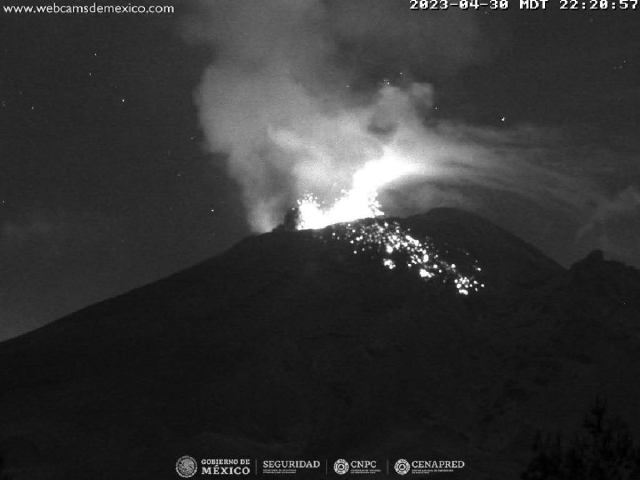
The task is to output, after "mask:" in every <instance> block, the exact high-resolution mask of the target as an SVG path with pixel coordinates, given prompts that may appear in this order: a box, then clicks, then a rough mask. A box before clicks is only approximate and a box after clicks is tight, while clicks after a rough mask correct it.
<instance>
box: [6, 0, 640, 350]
mask: <svg viewBox="0 0 640 480" xmlns="http://www.w3.org/2000/svg"><path fill="white" fill-rule="evenodd" d="M236 1H237V2H240V3H246V4H248V5H251V4H252V2H250V1H249V0H246V1H245V0H236ZM390 1H391V0H390ZM112 3H114V4H116V3H117V2H112ZM155 3H156V4H157V3H163V2H155ZM210 3H211V4H215V3H217V2H215V1H214V0H212V1H211V2H210ZM262 3H263V4H267V5H269V3H271V2H270V1H269V0H266V1H263V2H262ZM275 3H276V2H275V0H274V4H275ZM278 3H280V2H278ZM380 3H385V2H380V1H378V2H369V3H368V4H367V5H369V7H368V8H369V9H370V10H371V11H370V12H369V13H366V12H364V13H363V15H370V14H371V15H372V14H373V13H372V12H375V9H376V8H377V7H378V4H380ZM386 3H387V4H388V3H389V2H386ZM391 3H395V8H397V9H399V10H400V11H401V15H400V14H399V15H400V16H399V18H404V17H402V16H403V15H407V14H408V15H412V16H416V15H417V16H418V17H420V16H422V17H426V16H429V17H435V16H437V15H440V14H442V13H441V12H421V11H416V12H409V11H408V9H409V5H408V4H409V2H406V1H404V0H397V1H395V2H391ZM19 4H24V2H17V1H16V2H10V1H7V0H2V5H3V6H5V5H19ZM138 4H140V5H143V4H146V3H138ZM165 4H167V5H168V4H172V3H171V2H166V3H165ZM356 4H357V5H358V6H360V7H362V5H363V3H362V2H354V5H356ZM512 4H513V5H512V6H511V7H510V8H509V10H508V11H496V12H493V11H488V9H484V11H479V12H472V11H466V12H458V15H459V16H462V17H465V16H466V17H468V18H467V19H466V20H468V21H469V22H471V23H472V25H473V26H474V28H475V29H477V32H479V33H478V37H475V38H479V39H480V40H481V41H480V42H479V43H478V45H477V47H478V48H475V49H474V50H473V51H472V53H471V56H470V57H464V58H463V59H460V57H456V51H455V50H448V47H447V45H448V40H447V38H446V36H447V35H455V31H453V33H452V32H451V31H445V32H443V37H444V38H442V39H441V41H442V45H443V46H442V47H441V48H440V47H438V48H437V49H435V50H433V48H431V47H429V48H431V49H430V50H429V49H427V48H425V52H427V50H428V52H430V53H429V55H425V57H429V58H428V59H427V60H425V61H422V60H421V58H419V57H420V50H419V49H420V45H419V43H413V44H412V48H413V50H414V51H412V52H410V53H411V55H413V57H411V56H408V55H404V56H400V57H394V56H390V55H391V53H392V52H391V51H385V50H384V48H385V47H384V46H382V45H378V46H377V47H376V45H375V41H374V42H373V43H372V42H371V41H370V39H369V40H368V43H366V44H363V43H358V41H357V40H353V39H351V40H352V41H349V39H347V40H345V39H344V38H342V39H340V40H341V41H336V45H337V48H338V51H339V54H340V55H339V56H340V61H341V62H342V64H343V66H344V64H347V63H350V59H354V60H353V62H352V63H353V65H356V67H357V69H358V72H357V74H354V75H352V77H351V78H354V79H355V80H354V83H353V84H352V85H350V88H353V89H355V90H358V91H359V92H360V93H361V95H363V96H365V95H366V94H367V93H368V92H371V91H373V90H374V89H375V88H378V86H379V85H380V82H382V81H383V80H384V79H387V80H388V81H390V82H391V83H394V82H399V81H400V80H399V78H400V77H399V75H400V72H402V73H403V74H404V75H409V74H411V76H412V78H413V79H414V80H416V81H420V82H429V83H430V84H431V85H433V88H434V91H435V94H434V103H433V106H432V108H433V111H432V112H431V113H430V115H431V116H432V119H435V120H434V121H438V122H450V123H452V124H457V123H460V122H464V124H465V125H466V126H467V127H466V128H467V129H472V128H478V129H482V131H498V132H500V131H505V132H506V131H508V130H509V129H515V128H519V127H520V128H524V127H530V128H535V129H545V131H552V132H553V135H552V138H553V141H552V142H549V141H548V139H547V138H546V137H545V140H544V141H543V142H542V143H544V151H545V152H548V151H554V150H555V151H557V152H559V153H558V158H559V159H558V158H555V159H553V160H552V163H553V164H554V169H555V171H561V172H562V173H563V174H565V175H569V176H571V175H577V174H578V173H579V174H580V178H581V179H585V181H588V182H592V183H593V184H594V185H596V186H597V188H598V189H600V191H601V192H602V198H604V199H607V200H606V201H604V200H603V201H602V202H601V203H600V204H594V205H592V207H593V210H592V211H593V215H592V216H591V217H585V218H584V222H582V223H580V222H578V223H576V222H575V221H573V223H571V222H566V221H564V220H563V217H562V215H560V214H558V215H557V216H553V215H550V214H549V212H547V211H543V210H534V209H529V208H528V207H525V206H522V205H521V204H520V203H519V202H518V201H517V200H515V199H513V198H509V197H508V196H505V195H502V194H496V195H494V196H491V197H490V199H491V200H490V201H488V200H487V199H488V198H489V197H488V196H487V195H486V194H485V195H483V196H482V198H483V199H484V202H485V203H484V206H485V207H486V206H487V205H491V206H493V207H494V208H493V210H490V211H484V212H483V211H480V212H479V213H483V214H485V216H488V217H489V218H491V219H492V220H494V221H496V222H497V223H499V224H500V225H502V226H503V227H506V228H508V229H510V230H512V231H513V232H515V233H517V234H518V235H520V236H522V237H523V238H524V239H525V240H527V241H530V242H532V243H533V244H534V245H536V246H538V247H539V248H541V249H542V250H543V251H544V252H545V253H547V254H548V255H550V256H551V257H553V258H554V259H556V260H558V261H559V262H560V263H562V264H564V265H569V264H570V263H571V262H573V261H576V260H577V259H579V258H580V257H582V256H584V255H585V254H586V253H587V252H588V251H589V250H591V249H593V248H605V250H608V251H609V257H611V258H619V259H621V260H624V261H626V262H628V263H632V264H635V265H636V266H638V265H640V253H639V252H638V249H637V248H636V246H635V243H636V242H635V239H636V238H638V236H639V235H640V226H639V222H638V218H640V193H639V192H640V191H639V190H638V188H639V187H640V161H639V160H640V135H639V133H640V128H639V127H640V113H639V112H640V29H638V24H639V22H638V21H639V20H640V9H638V10H635V11H631V10H627V11H624V12H623V11H615V12H603V11H594V12H580V11H560V10H559V8H558V7H557V6H555V5H554V6H549V7H548V9H547V11H546V12H542V11H520V10H519V9H518V7H517V4H516V3H515V2H512ZM87 5H89V3H87ZM333 6H335V2H329V3H327V5H326V7H327V9H328V10H331V8H333ZM175 10H176V11H175V13H174V14H157V15H134V14H120V15H116V14H111V15H97V14H93V15H91V14H88V15H81V14H76V15H53V14H49V15H47V14H38V15H36V14H31V15H28V14H22V15H18V14H7V13H5V12H3V11H0V68H1V70H0V131H1V132H2V134H1V136H0V338H8V337H11V336H14V335H17V334H19V333H23V332H25V331H28V330H30V329H33V328H35V327H37V326H40V325H42V324H44V323H46V322H48V321H52V320H55V319H57V318H59V317H61V316H62V315H64V314H67V313H70V312H72V311H74V310H77V309H79V308H82V307H84V306H86V305H89V304H91V303H94V302H96V301H99V300H103V299H106V298H109V297H111V296H114V295H116V294H119V293H122V292H125V291H127V290H130V289H131V288H134V287H137V286H140V285H143V284H145V283H148V282H151V281H154V280H157V279H159V278H162V277H163V276H166V275H168V274H171V273H173V272H176V271H178V270H181V269H183V268H186V267H188V266H190V265H193V264H195V263H197V262H199V261H202V260H205V259H207V258H210V257H211V256H213V255H215V254H217V253H220V252H222V251H224V250H225V249H227V248H228V247H230V246H231V245H233V244H234V243H235V242H237V241H239V240H240V239H241V238H243V237H244V236H246V235H248V234H250V233H251V228H250V225H249V222H248V220H247V210H246V206H245V204H244V203H243V195H242V191H241V188H240V186H239V185H238V182H237V180H236V178H234V177H233V176H232V175H230V174H229V172H228V169H227V164H226V162H225V158H224V155H223V154H222V153H212V149H211V148H208V147H207V138H206V135H205V133H204V132H203V128H202V126H201V125H202V123H201V122H200V121H199V114H198V109H197V106H196V101H195V100H194V92H196V91H197V89H198V86H199V84H200V82H201V81H202V78H203V73H204V72H205V70H206V69H207V68H208V67H209V66H210V65H212V64H213V65H215V62H216V61H217V57H216V55H217V54H218V52H217V51H216V49H215V48H211V46H210V45H206V44H204V43H202V42H198V41H194V40H193V39H189V38H186V39H185V36H187V37H188V35H185V33H184V32H185V22H187V23H188V21H186V20H185V18H188V17H189V15H190V14H194V12H195V13H196V14H197V12H198V6H197V5H196V4H192V3H184V2H179V3H178V2H176V4H175ZM356 13H357V12H353V11H351V12H349V11H348V10H343V11H341V12H340V13H339V14H340V18H339V19H337V20H335V21H336V22H343V23H345V22H346V23H347V24H348V23H349V22H350V21H351V20H350V18H349V17H348V16H347V15H348V14H352V15H353V20H352V21H353V22H354V24H358V22H359V21H360V20H358V15H356ZM214 14H216V13H214ZM217 14H219V15H224V10H223V11H221V12H218V13H217ZM418 17H415V18H418ZM330 21H331V20H330ZM412 21H414V22H415V19H412ZM247 35H251V33H250V32H248V33H247ZM405 41H411V40H410V39H409V40H407V39H405ZM474 41H475V40H474ZM416 42H418V40H416ZM451 43H455V41H454V39H453V38H452V41H451ZM375 48H377V49H378V50H376V54H375V55H373V56H372V58H368V57H367V52H368V51H369V50H366V51H364V50H359V49H375ZM394 48H396V47H394ZM456 48H458V47H456ZM460 48H463V49H464V48H466V47H465V46H462V47H460ZM434 51H435V53H434ZM363 52H364V53H363ZM390 52H391V53H390ZM439 52H442V53H441V55H440V54H439ZM386 56H389V59H385V58H386ZM452 58H453V60H451V59H452ZM412 59H413V60H412ZM403 62H404V63H403ZM356 67H354V68H356ZM343 70H344V68H343ZM523 126H524V127H523ZM518 141H520V140H518ZM525 143H526V142H525ZM518 149H527V150H532V149H537V150H540V149H541V147H540V145H535V144H533V145H532V144H530V143H526V144H525V145H522V144H518ZM532 181H535V180H532ZM476 187H477V186H475V187H469V189H470V190H472V189H473V188H476ZM460 188H464V186H462V187H460ZM405 194H406V195H411V189H407V190H406V192H405ZM468 197H469V198H472V197H473V194H469V195H468ZM399 210H402V209H399ZM410 210H411V211H410V212H408V213H418V211H419V210H420V209H419V208H417V207H416V206H415V205H413V207H412V209H410ZM423 210H424V209H423ZM402 212H403V213H404V210H402ZM500 212H502V214H499V213H500ZM523 212H524V213H523ZM594 219H595V220H594ZM594 221H599V222H600V223H598V225H599V226H598V228H595V227H593V225H595V224H594ZM596 223H597V222H596ZM603 225H604V226H603ZM580 231H582V234H578V232H580ZM585 232H586V233H585Z"/></svg>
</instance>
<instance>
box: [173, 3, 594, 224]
mask: <svg viewBox="0 0 640 480" xmlns="http://www.w3.org/2000/svg"><path fill="white" fill-rule="evenodd" d="M400 3H402V2H389V1H379V0H377V1H373V0H367V1H360V0H350V1H348V2H344V1H343V2H338V1H320V0H270V1H268V2H266V1H251V0H243V1H230V0H217V1H215V2H201V3H195V4H194V5H193V12H192V14H191V15H190V16H188V17H186V18H185V19H184V34H185V37H186V38H187V39H188V40H189V41H190V42H193V43H205V44H207V45H210V46H211V48H212V50H213V52H214V61H213V63H212V64H211V65H210V66H209V67H208V68H207V70H206V72H205V73H204V75H203V77H202V81H201V84H200V86H199V88H198V90H197V92H196V93H195V100H196V103H197V106H198V111H199V116H200V122H201V125H202V128H203V130H204V132H205V136H206V139H207V142H208V148H209V149H210V150H211V151H213V152H218V153H224V154H226V162H227V164H228V171H229V173H230V175H231V176H232V177H233V178H234V179H235V180H236V181H237V182H239V184H240V186H241V187H242V191H243V195H244V202H245V206H246V209H247V214H248V221H249V223H250V226H251V228H252V229H253V230H254V231H257V232H262V231H267V230H270V229H272V228H273V227H275V226H276V225H277V224H278V223H280V222H281V220H282V216H283V213H284V211H285V210H286V209H287V208H288V207H291V206H292V205H294V204H295V201H296V199H298V198H300V197H301V196H303V195H305V194H308V193H312V194H314V195H316V196H317V197H318V198H319V199H320V200H321V201H322V200H324V201H327V202H332V201H333V200H334V199H335V198H336V197H338V196H339V195H340V193H341V191H342V190H343V189H350V188H352V187H353V183H354V175H356V174H357V172H362V169H363V168H364V167H365V165H369V164H371V162H374V163H376V162H378V163H377V164H376V165H379V166H384V168H382V167H380V168H379V169H378V171H377V173H376V175H377V176H376V177H375V178H371V179H370V181H371V182H372V184H374V185H375V187H376V188H378V189H379V190H380V192H381V196H382V197H384V198H385V199H386V201H387V202H388V203H387V205H384V204H383V208H384V209H385V211H387V207H388V208H390V209H391V210H392V211H393V213H400V212H402V213H408V212H410V211H413V212H415V211H424V210H425V209H427V208H429V207H432V206H435V205H443V204H449V205H454V206H466V207H471V208H473V206H472V205H471V206H470V205H469V203H470V202H471V200H470V199H469V198H468V196H467V194H466V193H465V188H467V187H481V188H487V189H492V190H499V191H504V192H508V193H509V194H514V195H517V196H519V197H522V198H524V199H527V201H531V202H534V203H536V204H540V205H543V206H547V207H548V208H554V209H556V210H563V211H565V212H566V213H567V214H568V215H572V216H580V215H584V212H585V211H587V210H588V209H589V208H591V206H592V205H593V203H594V202H595V201H596V200H597V194H596V193H595V190H594V189H593V188H591V186H590V185H589V184H588V183H587V182H585V181H581V180H577V179H575V178H570V177H569V176H566V175H565V174H562V173H560V172H559V170H557V169H555V168H553V166H551V165H550V164H549V163H548V162H545V151H546V148H547V147H549V148H553V144H554V142H556V140H557V139H555V138H554V135H553V133H552V132H545V131H543V130H540V129H536V128H533V127H526V126H524V127H520V128H516V129H513V130H511V131H507V130H505V129H501V130H491V129H482V128H477V127H471V126H467V125H461V124H454V123H450V122H444V121H440V120H437V119H435V118H433V116H432V112H433V108H432V106H433V100H434V92H433V88H432V87H431V85H429V84H428V83H425V82H421V81H419V79H420V78H421V77H422V78H424V77H423V74H424V73H425V72H428V71H431V72H433V71H435V72H437V73H439V74H445V75H446V74H452V73H453V72H456V71H458V70H459V69H461V68H464V67H465V66H468V65H469V64H472V63H473V62H480V61H483V59H484V58H486V55H487V53H486V50H485V49H483V45H484V42H483V36H482V34H481V32H480V31H479V30H478V28H477V27H476V25H475V24H474V21H473V18H474V17H473V16H472V15H471V14H467V12H463V13H462V14H461V15H456V13H457V12H439V15H438V17H437V19H434V18H433V17H430V16H429V15H413V14H412V13H416V12H409V11H408V9H407V8H406V5H404V4H402V5H401V4H400ZM421 13H424V12H421ZM388 72H391V73H392V74H393V75H394V81H393V82H390V81H386V80H384V75H386V74H387V73H388ZM373 170H375V169H373ZM360 178H362V175H360ZM443 186H445V187H446V188H443ZM403 190H405V191H410V192H411V195H408V196H404V197H403V196H402V195H399V196H398V195H396V196H394V195H393V194H392V193H389V194H387V195H386V196H385V191H387V192H394V191H395V192H398V191H400V192H401V191H403ZM474 201H475V200H474Z"/></svg>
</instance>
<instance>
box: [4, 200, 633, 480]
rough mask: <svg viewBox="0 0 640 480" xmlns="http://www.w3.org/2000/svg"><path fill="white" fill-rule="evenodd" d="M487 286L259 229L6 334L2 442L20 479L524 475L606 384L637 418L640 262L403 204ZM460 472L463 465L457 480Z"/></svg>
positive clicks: (319, 237)
mask: <svg viewBox="0 0 640 480" xmlns="http://www.w3.org/2000/svg"><path fill="white" fill-rule="evenodd" d="M400 223H401V224H402V225H403V226H404V227H405V228H410V230H411V234H412V235H413V236H414V237H416V238H421V237H422V236H423V235H427V234H428V235H429V236H430V237H431V238H432V240H433V243H434V245H436V246H437V247H438V248H439V249H440V250H441V252H442V255H443V256H450V257H451V258H452V261H456V262H457V263H459V264H460V265H463V263H464V262H467V263H469V262H470V261H471V260H477V262H478V263H479V265H481V266H482V274H483V277H482V278H483V281H484V282H485V283H486V284H487V289H486V291H484V292H482V293H480V294H475V295H470V296H469V297H464V296H460V295H458V294H456V293H455V291H454V290H455V289H454V288H451V286H450V285H446V284H442V283H439V282H434V281H432V282H430V283H426V282H424V281H422V280H421V279H419V278H418V277H417V276H416V275H415V273H414V272H411V271H406V270H404V269H402V268H397V269H395V270H388V269H385V268H383V267H382V265H381V264H380V262H379V261H377V260H376V259H375V258H372V256H371V255H367V254H360V255H353V253H352V248H353V247H352V246H351V245H350V244H349V243H348V242H344V241H334V240H330V238H331V236H330V232H331V229H327V230H326V231H324V232H322V231H320V232H312V231H303V232H274V233H271V234H266V235H261V236H256V237H250V238H247V239H245V240H244V241H242V242H240V243H239V244H238V245H236V246H235V247H233V248H232V249H231V250H229V251H228V252H226V253H224V254H222V255H220V256H218V257H215V258H214V259H212V260H210V261H207V262H204V263H202V264H200V265H197V266H195V267H193V268H191V269H188V270H186V271H184V272H181V273H178V274H176V275H173V276H171V277H169V278H167V279H165V280H162V281H160V282H157V283H154V284H152V285H148V286H146V287H143V288H140V289H137V290H134V291H132V292H130V293H128V294H125V295H122V296H120V297H117V298H114V299H112V300H109V301H106V302H102V303H100V304H97V305H94V306H92V307H89V308H87V309H84V310H82V311H80V312H77V313H75V314H73V315H70V316H68V317H66V318H63V319H61V320H59V321H57V322H54V323H53V324H50V325H48V326H46V327H44V328H42V329H40V330H37V331H35V332H32V333H30V334H27V335H25V336H22V337H19V338H17V339H14V340H11V341H8V342H5V343H3V344H0V364H1V365H2V371H1V373H0V453H2V455H3V456H4V457H5V460H6V469H7V471H8V472H9V473H10V474H12V475H13V476H14V478H15V479H20V478H34V479H36V478H43V479H44V478H47V479H49V478H52V479H58V478H60V479H62V478H65V479H70V478H79V479H80V478H105V479H107V478H136V479H140V478H154V479H158V478H168V479H169V478H177V476H176V474H175V472H174V463H175V460H176V459H177V458H178V457H179V456H181V455H184V454H190V455H193V456H196V457H198V456H199V457H212V458H224V457H228V456H235V455H243V456H248V457H252V458H271V459H278V458H282V459H292V458H318V459H325V458H328V459H331V458H334V459H335V458H343V457H350V456H351V457H353V456H362V457H371V458H376V457H377V458H389V459H392V458H399V457H409V458H431V459H432V458H454V459H462V460H464V461H465V462H466V463H467V467H466V468H465V470H464V471H462V472H460V476H459V477H457V478H473V479H482V478H486V479H496V478H505V479H506V478H516V477H517V473H518V472H519V471H520V470H522V468H523V466H524V464H525V463H526V460H527V458H528V447H529V444H530V441H531V439H532V436H533V433H534V431H535V429H537V428H543V429H548V430H551V431H555V429H556V428H559V429H565V430H568V429H573V428H574V427H575V426H576V425H578V424H579V423H580V421H581V418H582V415H583V413H584V412H585V411H586V410H587V408H588V407H589V405H590V404H591V403H592V401H593V399H594V398H595V395H596V394H598V393H599V394H603V395H606V396H607V397H608V398H609V399H610V402H611V405H612V408H615V409H616V413H620V414H621V415H623V416H625V417H626V418H627V419H628V420H630V421H631V422H632V424H633V427H634V428H636V429H637V428H638V427H640V424H638V421H639V420H640V418H637V415H634V412H636V410H635V406H636V405H638V404H640V389H639V388H638V387H637V386H636V383H637V379H638V378H640V361H639V360H640V358H639V357H640V328H639V327H638V325H639V322H640V305H639V304H638V299H639V298H640V294H639V292H640V276H639V274H638V272H637V271H636V270H634V269H631V268H629V267H624V266H622V265H619V264H616V263H615V262H606V261H604V260H603V259H601V258H598V257H597V255H596V256H592V257H590V258H589V259H587V260H585V261H584V262H582V263H580V264H577V265H576V266H574V267H573V268H572V270H571V271H566V270H564V269H562V268H561V267H559V266H558V265H557V264H555V263H554V262H553V261H551V260H550V259H548V258H547V257H545V256H544V255H542V254H541V253H540V252H538V251H536V250H535V249H534V248H533V247H531V246H529V245H527V244H526V243H524V242H522V241H521V240H519V239H517V238H515V237H513V236H512V235H510V234H508V233H507V232H505V231H503V230H502V229H500V228H498V227H496V226H495V225H493V224H490V223H488V222H486V221H484V220H482V219H480V218H478V217H475V216H473V215H471V214H467V213H464V212H459V211H456V210H451V209H438V210H435V211H432V212H429V213H427V214H425V215H421V216H416V217H412V218H410V219H407V220H401V221H400ZM451 478H454V476H453V475H452V476H451Z"/></svg>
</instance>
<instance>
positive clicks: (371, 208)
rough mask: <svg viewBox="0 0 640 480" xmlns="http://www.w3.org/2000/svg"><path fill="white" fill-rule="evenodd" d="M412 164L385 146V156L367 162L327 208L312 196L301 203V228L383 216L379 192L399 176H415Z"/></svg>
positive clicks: (299, 202)
mask: <svg viewBox="0 0 640 480" xmlns="http://www.w3.org/2000/svg"><path fill="white" fill-rule="evenodd" d="M414 170H415V168H414V167H412V165H411V164H410V163H409V162H407V161H405V160H404V159H402V158H401V157H399V155H397V154H395V153H394V152H393V150H392V149H391V147H388V146H386V147H385V148H384V152H383V155H382V157H381V158H380V159H379V160H373V161H370V162H368V163H366V164H365V165H364V166H363V167H362V168H361V169H359V170H358V171H356V172H355V174H354V175H353V182H352V185H353V186H352V188H351V189H350V190H343V191H342V196H341V197H340V198H338V199H337V200H336V201H335V202H334V203H333V205H331V206H329V207H327V206H324V205H323V204H321V202H320V201H319V200H318V199H317V198H316V197H315V196H314V195H312V194H307V195H305V196H304V197H303V198H302V199H300V200H298V212H299V222H298V227H297V228H298V229H299V230H306V229H318V228H324V227H326V226H329V225H334V224H336V223H344V222H352V221H355V220H358V219H362V218H374V217H380V216H382V215H384V212H383V211H382V207H381V205H380V202H379V201H378V191H379V190H380V188H381V187H383V186H384V185H387V184H389V183H391V182H393V181H394V180H397V179H398V178H400V177H403V176H405V175H408V174H411V173H413V171H414Z"/></svg>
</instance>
